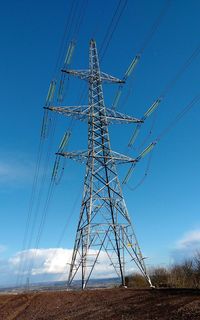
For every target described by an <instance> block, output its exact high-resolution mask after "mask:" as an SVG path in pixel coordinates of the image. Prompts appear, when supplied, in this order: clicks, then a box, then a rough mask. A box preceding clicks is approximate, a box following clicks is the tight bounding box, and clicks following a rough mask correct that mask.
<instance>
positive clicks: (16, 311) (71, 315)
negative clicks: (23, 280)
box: [0, 289, 200, 320]
mask: <svg viewBox="0 0 200 320" xmlns="http://www.w3.org/2000/svg"><path fill="white" fill-rule="evenodd" d="M0 319H1V320H36V319H37V320H47V319H48V320H53V319H54V320H68V319H74V320H81V319H94V320H100V319H109V320H110V319H115V320H119V319H121V320H126V319H127V320H130V319H135V320H144V319H145V320H147V319H148V320H150V319H152V320H158V319H162V320H165V319H166V320H179V319H182V320H199V319H200V291H199V290H189V289H188V290H187V289H185V290H182V289H163V290H157V289H152V290H149V289H148V290H144V289H141V290H135V289H99V290H87V291H84V292H82V291H54V292H32V293H26V294H25V293H21V294H1V295H0Z"/></svg>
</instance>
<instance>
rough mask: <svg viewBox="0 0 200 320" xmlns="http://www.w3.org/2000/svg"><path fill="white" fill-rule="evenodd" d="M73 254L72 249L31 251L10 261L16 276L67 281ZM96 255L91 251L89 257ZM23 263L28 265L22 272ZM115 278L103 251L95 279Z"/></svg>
mask: <svg viewBox="0 0 200 320" xmlns="http://www.w3.org/2000/svg"><path fill="white" fill-rule="evenodd" d="M72 252H73V250H72V249H64V248H49V249H30V250H26V251H21V252H18V253H16V254H15V255H14V256H13V257H11V258H10V259H9V265H10V268H11V269H12V272H13V273H15V275H18V273H21V274H23V275H24V276H26V275H27V274H28V272H30V274H31V275H32V276H33V278H35V279H36V278H37V276H42V275H44V274H46V275H47V276H48V275H49V276H53V279H54V280H64V279H65V280H66V279H67V275H68V272H69V265H70V263H71V256H72ZM94 253H95V250H91V251H89V256H93V257H94ZM21 261H22V262H23V261H26V263H25V267H24V268H22V269H23V270H21V271H20V264H21ZM89 262H90V261H89ZM80 271H81V270H80ZM115 276H116V273H115V271H114V269H113V266H112V265H111V264H110V261H109V259H108V256H107V253H106V252H105V251H102V252H101V253H100V255H99V259H98V262H97V264H96V266H95V268H94V272H93V277H95V278H109V277H115ZM76 278H77V279H80V272H78V273H77V277H76ZM46 279H48V278H46Z"/></svg>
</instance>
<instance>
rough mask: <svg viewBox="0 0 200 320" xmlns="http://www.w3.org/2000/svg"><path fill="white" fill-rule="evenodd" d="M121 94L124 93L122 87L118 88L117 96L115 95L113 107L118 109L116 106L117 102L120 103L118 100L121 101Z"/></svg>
mask: <svg viewBox="0 0 200 320" xmlns="http://www.w3.org/2000/svg"><path fill="white" fill-rule="evenodd" d="M121 94H122V87H120V88H119V90H118V92H117V94H116V96H115V100H114V102H113V106H112V108H113V109H116V108H117V104H118V102H119V99H120V97H121Z"/></svg>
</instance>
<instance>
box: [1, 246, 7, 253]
mask: <svg viewBox="0 0 200 320" xmlns="http://www.w3.org/2000/svg"><path fill="white" fill-rule="evenodd" d="M6 249H7V248H6V246H4V245H3V244H0V253H2V252H5V251H6Z"/></svg>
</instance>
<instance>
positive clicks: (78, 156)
mask: <svg viewBox="0 0 200 320" xmlns="http://www.w3.org/2000/svg"><path fill="white" fill-rule="evenodd" d="M57 155H59V156H63V157H65V158H69V159H73V160H75V161H78V162H81V163H84V162H86V161H87V160H88V158H93V159H95V160H97V161H99V162H104V161H105V162H110V161H115V162H117V163H118V164H122V163H135V162H137V161H138V160H137V159H134V158H131V157H128V156H126V155H123V154H121V153H118V152H115V151H111V155H102V154H98V153H97V154H94V155H89V154H88V151H77V152H74V151H72V152H58V153H57Z"/></svg>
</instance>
